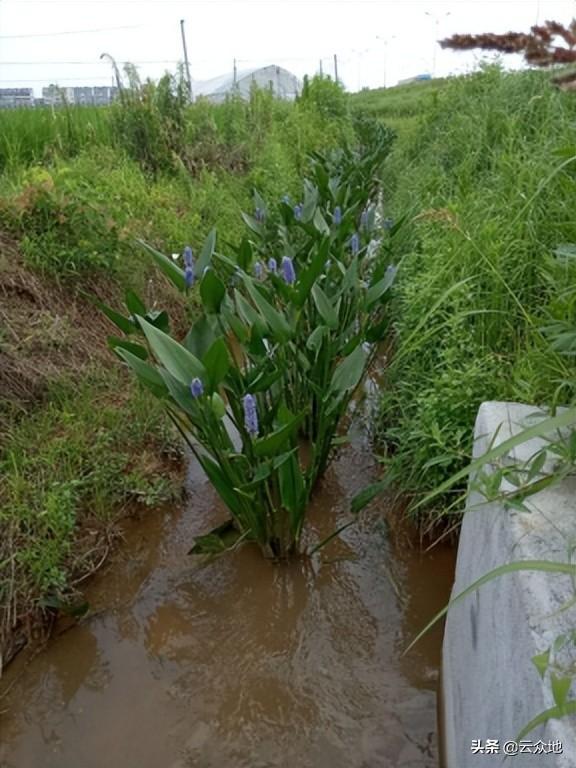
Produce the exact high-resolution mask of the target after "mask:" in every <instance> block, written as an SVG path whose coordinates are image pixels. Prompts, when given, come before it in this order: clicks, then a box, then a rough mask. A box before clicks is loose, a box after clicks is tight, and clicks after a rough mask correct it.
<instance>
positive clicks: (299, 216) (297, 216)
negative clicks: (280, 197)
mask: <svg viewBox="0 0 576 768" xmlns="http://www.w3.org/2000/svg"><path fill="white" fill-rule="evenodd" d="M294 218H295V219H296V221H301V220H302V204H301V203H300V204H299V205H295V206H294Z"/></svg>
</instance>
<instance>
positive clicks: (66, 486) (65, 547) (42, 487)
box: [0, 371, 175, 616]
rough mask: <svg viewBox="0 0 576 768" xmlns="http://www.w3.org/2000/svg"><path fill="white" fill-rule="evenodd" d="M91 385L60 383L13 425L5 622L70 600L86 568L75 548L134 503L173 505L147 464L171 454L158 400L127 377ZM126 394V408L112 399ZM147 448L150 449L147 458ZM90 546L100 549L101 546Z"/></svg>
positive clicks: (2, 457)
mask: <svg viewBox="0 0 576 768" xmlns="http://www.w3.org/2000/svg"><path fill="white" fill-rule="evenodd" d="M89 378H90V381H89V382H88V381H87V382H80V383H79V382H78V381H72V380H62V381H59V382H55V383H54V384H53V385H52V387H51V390H50V393H49V401H48V404H47V406H46V407H45V408H40V409H38V410H37V411H36V412H33V413H32V414H30V416H29V417H28V418H26V419H20V420H17V419H16V418H14V420H13V421H12V423H11V424H10V426H9V432H8V436H9V439H8V440H6V441H5V445H4V447H3V450H2V453H1V454H0V473H1V476H2V484H1V485H0V527H2V530H3V532H4V534H5V535H3V537H2V540H1V541H0V614H2V615H3V616H4V615H5V611H9V615H12V616H20V615H25V613H26V612H27V611H29V610H30V609H31V607H33V606H34V605H37V604H40V603H41V602H43V601H45V600H46V599H47V598H48V597H49V596H53V597H54V596H57V597H59V598H62V599H64V597H65V595H66V594H67V593H68V591H69V589H70V587H69V584H70V580H71V577H72V576H73V575H74V574H75V573H76V572H77V571H78V570H80V571H81V570H82V568H83V567H84V568H85V567H86V566H85V565H83V564H82V563H81V562H80V560H81V558H82V557H83V556H84V554H85V552H86V546H85V545H84V546H81V547H77V545H76V542H77V540H78V539H79V538H81V537H82V536H86V530H85V529H86V526H87V523H89V526H90V528H91V529H93V531H94V534H97V533H98V531H100V532H103V531H104V530H105V528H106V526H107V525H109V523H110V522H111V520H112V518H113V516H114V514H115V512H114V510H115V507H116V505H118V503H119V502H126V501H128V500H134V501H143V502H144V503H145V504H149V503H157V502H160V501H164V500H167V499H171V498H173V497H174V495H175V487H174V485H173V483H171V482H170V481H169V479H168V478H167V476H166V474H165V471H164V469H163V468H162V466H161V463H160V462H158V460H157V459H155V460H154V461H153V462H152V460H151V458H150V447H153V448H154V449H155V451H156V452H157V453H158V454H161V453H162V452H163V451H168V450H171V449H172V446H173V445H174V444H175V443H174V436H173V435H171V434H170V433H169V432H168V431H167V430H166V429H165V427H164V423H165V422H164V419H163V418H162V416H163V414H162V412H161V408H160V407H159V406H158V405H156V403H155V401H154V400H153V398H151V397H150V396H148V395H146V393H144V392H142V391H140V390H139V389H135V390H134V389H133V388H132V387H131V386H130V383H129V382H126V380H125V378H124V377H123V376H120V375H118V374H114V373H111V372H106V373H105V374H103V373H102V372H100V373H98V372H96V371H93V372H92V374H91V376H90V377H89ZM112 388H115V389H116V390H117V392H121V393H124V395H123V397H122V407H119V406H120V404H119V403H118V402H117V401H118V395H116V396H115V400H116V401H115V400H113V399H112V397H111V393H110V389H112ZM143 441H145V443H146V444H147V449H146V450H143V448H142V443H143ZM91 546H92V547H94V546H97V547H99V546H101V537H100V539H99V538H98V537H96V538H94V539H92V543H91Z"/></svg>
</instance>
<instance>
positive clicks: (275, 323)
mask: <svg viewBox="0 0 576 768" xmlns="http://www.w3.org/2000/svg"><path fill="white" fill-rule="evenodd" d="M244 282H245V284H246V288H247V289H248V293H249V294H250V298H251V299H252V301H253V302H254V304H255V305H256V307H257V309H258V311H259V312H260V314H261V315H262V316H263V317H264V319H265V320H266V322H267V324H268V326H269V327H270V329H271V331H272V333H273V334H274V336H275V337H276V338H278V339H279V340H280V341H287V340H288V339H289V338H291V336H292V335H293V331H292V328H291V326H290V324H289V323H288V321H287V320H286V318H285V317H284V315H283V314H282V313H281V312H278V310H277V309H275V308H274V307H273V306H272V305H271V304H270V303H269V302H268V301H267V300H266V299H265V298H264V296H263V295H262V294H261V293H260V291H259V290H258V289H257V288H256V286H255V285H254V283H253V281H252V280H251V279H250V278H249V277H247V276H245V277H244Z"/></svg>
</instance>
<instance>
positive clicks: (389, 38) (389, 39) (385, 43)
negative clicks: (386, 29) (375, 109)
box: [376, 35, 396, 88]
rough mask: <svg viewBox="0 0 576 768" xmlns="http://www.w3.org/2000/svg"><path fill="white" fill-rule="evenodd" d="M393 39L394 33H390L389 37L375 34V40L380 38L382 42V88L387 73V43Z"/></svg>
mask: <svg viewBox="0 0 576 768" xmlns="http://www.w3.org/2000/svg"><path fill="white" fill-rule="evenodd" d="M395 39H396V35H392V36H391V37H381V36H380V35H376V40H381V41H382V43H383V44H384V70H383V72H382V74H383V83H384V88H386V74H387V66H386V65H387V58H388V43H389V42H390V41H391V40H395Z"/></svg>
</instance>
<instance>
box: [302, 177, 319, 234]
mask: <svg viewBox="0 0 576 768" xmlns="http://www.w3.org/2000/svg"><path fill="white" fill-rule="evenodd" d="M317 205H318V190H317V189H316V187H314V186H312V185H311V184H310V183H309V182H308V183H306V190H305V192H304V203H303V204H302V216H301V219H300V220H301V221H302V223H303V224H308V223H309V222H310V221H312V218H313V216H314V211H315V210H316V206H317Z"/></svg>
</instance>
